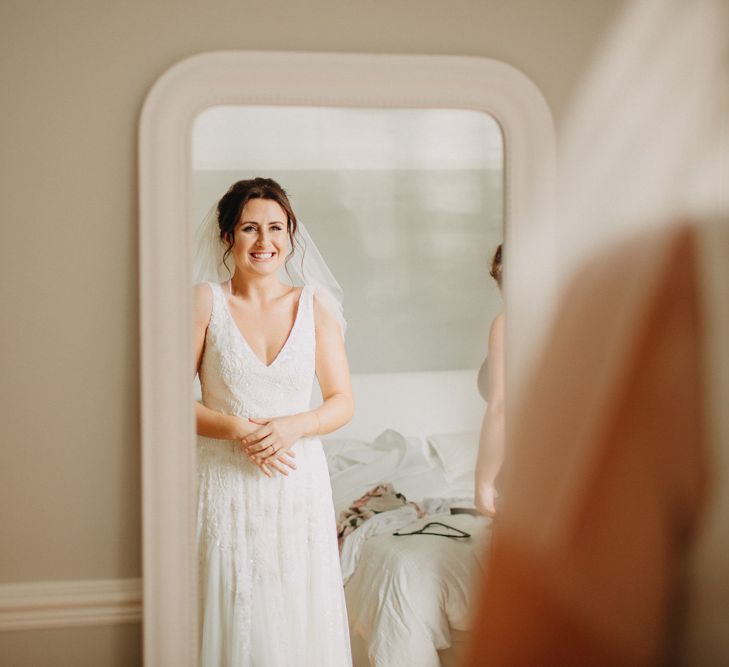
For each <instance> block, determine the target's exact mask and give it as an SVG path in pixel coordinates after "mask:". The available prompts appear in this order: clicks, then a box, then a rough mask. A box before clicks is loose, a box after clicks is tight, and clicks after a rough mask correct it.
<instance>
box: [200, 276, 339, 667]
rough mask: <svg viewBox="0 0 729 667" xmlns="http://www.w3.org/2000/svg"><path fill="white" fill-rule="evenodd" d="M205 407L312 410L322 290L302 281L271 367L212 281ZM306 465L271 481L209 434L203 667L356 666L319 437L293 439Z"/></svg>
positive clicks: (203, 448)
mask: <svg viewBox="0 0 729 667" xmlns="http://www.w3.org/2000/svg"><path fill="white" fill-rule="evenodd" d="M210 286H211V289H212V293H213V308H212V313H211V316H210V322H209V324H208V328H207V332H206V336H205V346H204V350H203V356H202V360H201V364H200V384H201V387H202V403H203V404H204V405H206V406H208V407H209V408H211V409H213V410H217V411H219V412H222V413H224V414H228V415H239V416H242V417H252V418H257V417H258V418H261V417H279V416H284V415H290V414H294V413H297V412H304V411H306V410H308V409H309V402H310V397H311V390H312V386H313V381H314V374H315V350H316V342H315V331H314V309H313V298H314V290H313V288H311V287H308V286H307V287H304V288H303V289H302V292H301V295H300V298H299V305H298V309H297V313H296V318H295V320H294V325H293V327H292V329H291V332H290V334H289V337H288V339H287V340H286V342H285V344H284V346H283V348H282V349H281V351H280V352H279V354H278V356H277V357H276V358H275V359H274V361H273V362H272V363H271V364H270V365H268V366H267V365H266V364H265V363H264V362H263V361H261V360H260V359H259V358H258V357H257V356H256V355H255V354H254V352H253V351H252V350H251V348H250V346H249V345H248V343H247V342H246V340H245V338H244V337H243V334H242V333H241V332H240V330H239V329H238V327H237V325H236V324H235V321H234V320H233V317H232V315H231V313H230V311H229V309H228V305H227V300H226V295H225V292H224V291H223V288H222V286H221V285H219V284H217V283H210ZM293 450H294V451H295V452H296V459H295V460H296V466H297V469H296V470H292V471H291V472H290V474H289V475H288V477H286V476H284V475H281V474H280V473H277V472H274V475H273V477H271V478H268V477H266V476H265V475H263V473H262V472H261V471H260V470H259V469H258V468H257V467H256V466H255V465H254V464H253V463H252V462H251V461H250V459H249V458H248V457H247V456H246V455H245V454H244V453H242V452H241V451H240V450H239V448H238V446H237V444H236V443H234V442H230V441H226V440H215V439H212V438H204V437H198V447H197V460H198V464H197V467H198V506H197V544H198V574H199V588H198V596H199V628H200V636H199V638H200V664H201V665H202V666H203V667H213V666H215V667H233V666H235V667H279V666H280V667H291V666H293V665H296V666H309V665H311V666H312V667H313V666H314V665H316V666H321V667H326V666H330V665H331V666H332V667H346V666H348V665H351V664H352V663H351V656H350V647H349V632H348V626H347V612H346V607H345V602H344V592H343V589H342V576H341V570H340V565H339V553H338V550H337V533H336V521H335V516H334V506H333V503H332V492H331V484H330V481H329V473H328V470H327V465H326V459H325V457H324V451H323V449H322V444H321V441H320V440H319V439H318V438H303V439H301V440H299V441H297V442H296V444H295V445H294V446H293Z"/></svg>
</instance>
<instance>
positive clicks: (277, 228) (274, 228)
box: [271, 225, 283, 232]
mask: <svg viewBox="0 0 729 667" xmlns="http://www.w3.org/2000/svg"><path fill="white" fill-rule="evenodd" d="M282 229H283V227H282V226H281V225H271V230H272V231H274V232H280V231H281V230H282Z"/></svg>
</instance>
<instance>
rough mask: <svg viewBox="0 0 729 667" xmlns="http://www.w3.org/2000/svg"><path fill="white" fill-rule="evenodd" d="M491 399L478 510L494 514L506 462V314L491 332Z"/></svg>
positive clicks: (480, 465) (483, 442)
mask: <svg viewBox="0 0 729 667" xmlns="http://www.w3.org/2000/svg"><path fill="white" fill-rule="evenodd" d="M488 354H489V362H488V364H489V365H488V369H489V399H488V404H487V406H486V414H485V415H484V418H483V424H482V426H481V437H480V439H479V446H478V457H477V459H476V480H475V481H476V489H475V500H476V507H477V508H478V509H479V511H481V512H482V513H483V514H491V515H492V514H494V512H495V507H494V496H495V487H494V484H495V482H496V477H497V475H498V474H499V470H501V465H502V463H503V462H504V439H505V425H504V424H505V410H504V396H505V393H506V380H505V371H504V314H503V313H501V314H500V315H497V316H496V317H495V318H494V321H493V323H492V324H491V331H490V332H489V351H488Z"/></svg>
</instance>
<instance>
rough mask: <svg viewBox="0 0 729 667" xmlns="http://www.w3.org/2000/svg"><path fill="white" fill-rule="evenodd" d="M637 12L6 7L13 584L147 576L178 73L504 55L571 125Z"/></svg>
mask: <svg viewBox="0 0 729 667" xmlns="http://www.w3.org/2000/svg"><path fill="white" fill-rule="evenodd" d="M619 6H620V2H618V1H617V0H591V1H590V2H584V1H579V0H551V1H550V2H544V1H543V0H510V1H509V2H504V1H503V0H452V1H451V2H448V3H443V2H440V1H439V0H389V1H388V2H384V1H383V0H307V1H306V2H304V1H303V0H254V1H246V0H209V1H207V2H197V1H192V0H189V1H185V2H182V1H180V2H172V1H170V0H155V1H154V2H145V1H143V0H127V1H125V2H116V1H115V2H112V1H110V0H97V1H94V2H91V1H89V0H36V1H25V2H23V1H21V0H4V1H3V2H2V3H0V72H1V73H2V77H1V79H0V81H2V97H1V99H2V101H1V102H0V105H1V107H0V108H1V109H2V113H1V115H0V117H1V118H2V123H1V124H0V146H1V147H2V156H3V159H2V167H1V170H2V171H1V173H0V175H1V178H0V202H2V216H3V217H2V232H3V233H2V242H1V243H0V304H2V323H1V325H0V359H1V363H0V369H1V371H0V397H1V398H2V403H1V405H2V420H0V443H1V447H0V508H2V509H1V510H0V511H1V512H2V516H1V517H0V525H2V527H3V534H2V545H3V546H2V549H0V582H15V581H31V580H46V579H48V580H56V579H86V578H94V579H105V578H117V577H137V576H139V575H140V562H141V559H140V552H141V545H140V538H139V535H140V476H139V407H138V399H139V395H138V369H137V366H138V342H137V328H138V317H137V248H136V243H137V231H136V206H137V201H136V193H137V188H136V159H137V153H136V130H137V120H138V115H139V111H140V108H141V104H142V101H143V100H144V97H145V95H146V92H147V90H148V89H149V87H150V86H151V85H152V83H153V82H154V81H155V79H156V78H157V77H158V76H159V75H160V74H162V72H164V71H165V70H166V69H167V68H168V67H170V66H171V65H172V64H173V63H175V62H177V61H178V60H180V59H182V58H184V57H186V56H189V55H191V54H194V53H199V52H202V51H209V50H218V49H267V50H311V51H354V52H372V53H379V52H388V53H432V54H458V55H475V56H488V57H492V58H497V59H500V60H503V61H505V62H508V63H510V64H512V65H514V66H516V67H518V68H519V69H521V70H522V71H523V72H525V73H526V74H527V75H528V76H530V77H531V78H532V79H533V80H534V81H535V83H536V84H537V85H538V86H539V87H540V88H541V90H542V91H543V93H544V95H545V97H546V98H547V101H548V102H549V104H550V105H551V107H552V110H553V112H554V114H555V118H556V119H557V122H558V124H559V121H560V119H561V117H562V114H563V111H564V109H565V105H566V102H567V100H568V97H569V94H570V91H572V90H573V89H574V86H575V85H576V83H577V80H578V77H579V75H580V73H581V71H582V68H583V66H584V64H585V62H586V59H587V58H588V57H589V55H590V53H591V52H592V49H593V48H594V46H595V43H596V41H597V40H598V39H599V37H600V36H601V34H603V32H604V31H605V29H606V27H607V25H608V23H609V21H610V19H611V18H613V17H614V15H615V12H616V10H617V8H618V7H619ZM139 641H140V634H139V632H138V629H135V628H134V627H133V626H118V627H113V626H112V627H109V628H76V629H67V630H53V631H25V632H20V633H16V632H14V633H5V634H0V656H3V655H5V656H6V657H10V656H11V657H12V662H11V663H8V664H14V665H25V664H27V665H31V664H32V665H40V664H44V663H43V662H42V660H41V658H39V656H38V654H37V651H38V650H39V647H40V646H43V647H44V648H45V650H46V651H47V652H46V653H45V654H44V655H47V656H48V657H47V660H48V662H47V664H54V665H59V664H73V665H81V664H89V665H105V664H120V665H121V664H129V663H130V660H136V659H137V658H136V656H138V645H139ZM110 645H112V646H113V645H116V646H123V647H124V650H114V651H110V650H109V646H110ZM79 646H81V647H82V648H83V650H81V649H79ZM64 656H65V657H64ZM79 656H83V657H79ZM130 656H134V657H133V658H130ZM44 659H45V658H44ZM2 661H3V662H5V661H4V660H2Z"/></svg>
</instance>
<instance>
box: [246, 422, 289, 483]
mask: <svg viewBox="0 0 729 667" xmlns="http://www.w3.org/2000/svg"><path fill="white" fill-rule="evenodd" d="M248 421H249V422H250V423H252V424H256V425H258V427H259V428H257V429H255V430H254V431H252V432H251V433H249V434H248V435H246V436H244V437H242V438H241V439H240V446H241V448H242V449H243V451H245V452H246V454H248V456H250V458H251V460H252V461H253V462H254V463H255V464H256V465H257V466H258V467H259V468H260V469H261V471H262V472H263V473H264V474H265V475H267V476H268V477H271V476H272V473H271V469H273V470H277V471H278V472H280V473H281V474H282V475H288V474H289V471H288V470H287V468H290V469H291V470H296V463H295V461H294V458H295V457H296V452H294V451H293V450H292V449H291V447H293V446H294V443H295V442H296V441H297V440H298V439H299V438H300V437H301V436H302V435H303V433H302V431H301V429H300V427H299V422H298V420H297V419H296V417H295V416H289V417H275V418H273V419H249V420H248Z"/></svg>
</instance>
